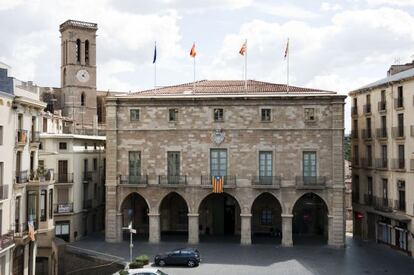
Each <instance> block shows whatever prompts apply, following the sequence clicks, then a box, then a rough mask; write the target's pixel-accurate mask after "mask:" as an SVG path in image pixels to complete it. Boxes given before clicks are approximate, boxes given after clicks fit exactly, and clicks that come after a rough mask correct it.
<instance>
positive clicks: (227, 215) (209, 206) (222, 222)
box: [198, 193, 241, 241]
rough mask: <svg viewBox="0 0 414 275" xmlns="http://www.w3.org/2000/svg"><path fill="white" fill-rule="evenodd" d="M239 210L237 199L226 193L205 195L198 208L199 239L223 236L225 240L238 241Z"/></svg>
mask: <svg viewBox="0 0 414 275" xmlns="http://www.w3.org/2000/svg"><path fill="white" fill-rule="evenodd" d="M240 212H241V211H240V205H239V203H238V201H237V200H236V199H235V198H234V197H233V196H231V195H230V194H228V193H220V194H216V193H212V194H209V195H208V196H206V197H205V198H204V199H203V200H202V201H201V203H200V206H199V209H198V213H199V229H200V230H199V234H200V235H201V240H203V239H204V240H206V239H209V237H212V236H214V237H223V236H225V240H226V241H229V240H237V241H239V240H240V227H241V219H240ZM232 236H233V237H234V238H232Z"/></svg>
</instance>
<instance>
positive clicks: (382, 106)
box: [378, 101, 387, 112]
mask: <svg viewBox="0 0 414 275" xmlns="http://www.w3.org/2000/svg"><path fill="white" fill-rule="evenodd" d="M386 109H387V102H386V101H380V102H378V111H379V112H381V111H385V110H386Z"/></svg>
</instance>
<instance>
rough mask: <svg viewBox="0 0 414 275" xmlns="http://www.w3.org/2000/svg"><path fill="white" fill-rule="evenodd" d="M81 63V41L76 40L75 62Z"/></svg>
mask: <svg viewBox="0 0 414 275" xmlns="http://www.w3.org/2000/svg"><path fill="white" fill-rule="evenodd" d="M80 61H81V41H80V39H77V40H76V62H78V63H80Z"/></svg>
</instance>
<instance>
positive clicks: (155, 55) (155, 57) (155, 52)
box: [152, 42, 157, 64]
mask: <svg viewBox="0 0 414 275" xmlns="http://www.w3.org/2000/svg"><path fill="white" fill-rule="evenodd" d="M155 61H157V43H156V42H155V45H154V58H153V59H152V64H154V63H155Z"/></svg>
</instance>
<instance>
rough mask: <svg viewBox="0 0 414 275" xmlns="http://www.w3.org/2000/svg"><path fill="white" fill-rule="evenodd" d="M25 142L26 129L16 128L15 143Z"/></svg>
mask: <svg viewBox="0 0 414 275" xmlns="http://www.w3.org/2000/svg"><path fill="white" fill-rule="evenodd" d="M26 142H27V130H23V129H18V130H17V143H20V144H26Z"/></svg>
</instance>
